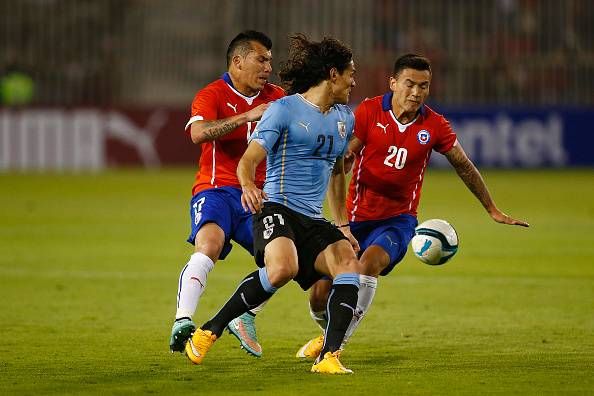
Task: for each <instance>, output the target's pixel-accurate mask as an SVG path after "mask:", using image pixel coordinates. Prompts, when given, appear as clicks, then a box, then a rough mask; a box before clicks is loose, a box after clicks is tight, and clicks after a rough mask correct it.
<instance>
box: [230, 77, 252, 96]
mask: <svg viewBox="0 0 594 396" xmlns="http://www.w3.org/2000/svg"><path fill="white" fill-rule="evenodd" d="M229 77H230V78H231V82H232V83H233V88H235V90H236V91H238V92H239V93H240V94H242V95H243V96H247V97H248V98H249V97H251V96H254V95H256V94H257V93H258V90H254V89H252V88H250V87H249V86H248V85H247V84H245V83H243V82H242V81H241V79H240V78H239V76H238V75H237V74H236V73H235V72H234V71H233V70H229Z"/></svg>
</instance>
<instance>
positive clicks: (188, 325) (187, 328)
mask: <svg viewBox="0 0 594 396" xmlns="http://www.w3.org/2000/svg"><path fill="white" fill-rule="evenodd" d="M195 330H196V325H195V324H194V322H192V319H190V318H182V319H177V320H176V321H175V322H173V327H172V328H171V338H170V339H169V349H170V350H171V353H173V352H183V351H184V350H185V348H186V341H188V340H189V339H190V337H192V333H194V331H195Z"/></svg>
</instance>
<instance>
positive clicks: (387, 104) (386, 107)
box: [382, 91, 426, 116]
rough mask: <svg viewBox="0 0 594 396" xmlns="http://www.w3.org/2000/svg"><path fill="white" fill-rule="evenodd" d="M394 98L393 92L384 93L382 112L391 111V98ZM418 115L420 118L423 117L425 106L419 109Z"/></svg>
mask: <svg viewBox="0 0 594 396" xmlns="http://www.w3.org/2000/svg"><path fill="white" fill-rule="evenodd" d="M393 96H394V92H392V91H390V92H386V93H385V94H384V96H383V97H382V110H383V111H390V110H392V97H393ZM419 113H420V114H421V115H422V116H425V113H426V110H425V104H422V105H421V107H420V108H419Z"/></svg>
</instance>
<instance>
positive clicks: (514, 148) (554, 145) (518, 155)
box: [431, 113, 568, 168]
mask: <svg viewBox="0 0 594 396" xmlns="http://www.w3.org/2000/svg"><path fill="white" fill-rule="evenodd" d="M452 126H453V128H454V131H455V132H456V134H457V135H458V139H459V140H460V143H461V144H462V147H463V148H464V150H465V151H466V153H467V154H468V156H469V157H470V159H472V160H473V161H475V162H476V163H477V164H480V165H481V166H487V167H488V166H495V167H515V166H519V167H526V168H534V167H539V166H555V167H558V166H564V165H565V164H566V163H567V160H568V158H567V157H568V155H567V152H566V151H565V148H564V147H563V121H562V118H561V117H560V116H559V115H557V114H555V113H553V114H551V115H549V116H548V118H547V119H546V120H541V119H539V118H528V117H526V118H524V119H522V120H520V121H518V122H514V121H513V120H512V119H511V118H510V117H509V116H507V115H505V114H500V115H498V116H497V117H496V118H495V119H494V120H489V119H485V118H478V117H477V118H472V119H463V120H461V121H459V122H456V123H454V122H453V123H452ZM431 164H432V165H436V166H446V165H447V164H448V162H447V159H446V158H445V157H444V156H441V155H432V156H431Z"/></svg>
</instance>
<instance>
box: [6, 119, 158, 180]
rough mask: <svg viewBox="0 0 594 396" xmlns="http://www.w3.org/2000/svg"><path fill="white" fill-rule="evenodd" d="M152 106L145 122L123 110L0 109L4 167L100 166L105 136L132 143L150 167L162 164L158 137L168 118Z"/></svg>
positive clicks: (102, 162)
mask: <svg viewBox="0 0 594 396" xmlns="http://www.w3.org/2000/svg"><path fill="white" fill-rule="evenodd" d="M167 118H168V115H167V113H166V112H165V111H161V110H158V111H155V112H153V113H152V114H151V115H150V117H149V119H148V121H147V123H146V125H145V126H144V127H138V126H137V125H136V124H135V123H134V122H133V121H132V120H131V119H130V118H128V117H127V116H126V115H125V114H124V113H122V112H118V111H109V112H102V111H100V110H93V109H85V110H74V111H64V110H56V109H50V110H47V109H31V110H21V111H15V110H3V111H0V170H8V169H20V170H42V169H43V170H50V169H51V170H66V169H68V170H82V169H87V170H99V169H102V168H104V167H105V163H106V152H105V144H106V143H105V141H106V138H108V137H112V138H115V139H117V140H120V141H122V142H124V143H126V144H127V145H129V146H132V147H134V148H135V149H136V150H137V152H138V154H139V156H140V158H141V160H142V162H143V164H144V165H145V166H147V167H158V166H159V165H160V159H159V155H158V153H157V150H156V147H155V140H156V138H157V135H158V133H159V131H160V130H161V128H162V127H163V126H164V125H165V123H166V122H167Z"/></svg>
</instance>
